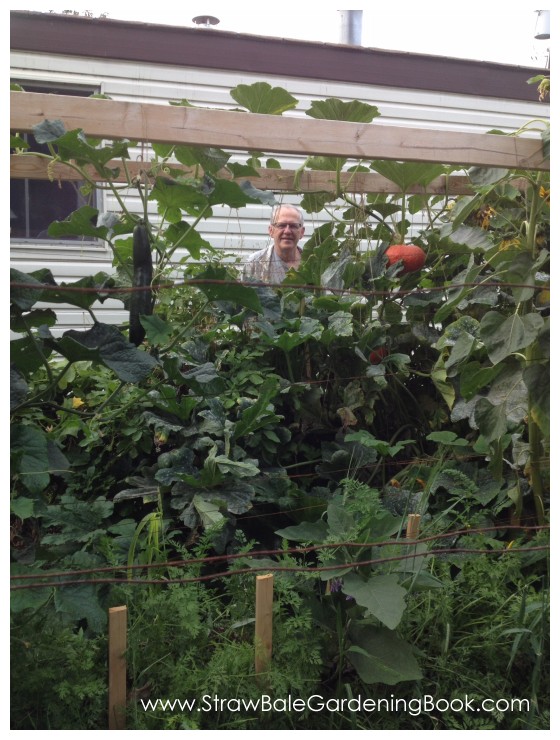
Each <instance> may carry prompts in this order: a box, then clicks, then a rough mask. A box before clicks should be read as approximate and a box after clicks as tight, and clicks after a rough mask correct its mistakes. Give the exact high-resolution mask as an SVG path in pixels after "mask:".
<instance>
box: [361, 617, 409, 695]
mask: <svg viewBox="0 0 560 740" xmlns="http://www.w3.org/2000/svg"><path fill="white" fill-rule="evenodd" d="M350 639H351V640H352V642H353V643H354V644H353V645H352V646H351V647H350V648H349V650H348V653H347V655H348V660H349V661H350V662H351V663H352V665H353V666H354V668H355V669H356V670H357V671H358V674H359V676H360V678H361V679H362V681H364V682H365V683H369V684H372V683H384V684H388V685H389V686H394V685H395V684H397V683H400V682H401V681H418V680H419V679H421V678H422V672H421V670H420V667H419V666H418V663H417V661H416V658H415V657H414V651H413V648H412V646H411V645H409V644H408V643H407V642H405V641H404V640H402V639H401V638H400V637H398V636H397V635H396V634H395V633H394V632H393V631H391V630H389V629H387V628H386V627H373V626H371V625H363V624H359V623H356V624H354V625H353V626H352V627H351V628H350Z"/></svg>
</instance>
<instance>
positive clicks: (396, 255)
mask: <svg viewBox="0 0 560 740" xmlns="http://www.w3.org/2000/svg"><path fill="white" fill-rule="evenodd" d="M385 256H386V257H387V260H388V264H389V265H394V264H395V262H398V261H399V260H402V263H403V267H402V270H401V272H402V273H406V272H415V271H416V270H419V269H420V268H421V267H424V265H425V263H426V253H425V252H424V250H423V249H422V247H419V246H418V245H416V244H392V245H391V246H390V247H389V248H388V249H387V251H386V252H385Z"/></svg>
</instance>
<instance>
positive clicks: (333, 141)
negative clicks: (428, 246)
mask: <svg viewBox="0 0 560 740" xmlns="http://www.w3.org/2000/svg"><path fill="white" fill-rule="evenodd" d="M10 95H11V103H10V104H11V109H10V128H11V130H12V131H17V132H21V133H23V132H28V131H31V130H32V128H33V126H35V125H37V124H39V123H41V122H42V121H44V120H45V119H51V120H52V119H60V120H62V122H63V123H64V125H65V127H66V129H68V130H72V129H81V130H83V131H84V132H85V134H86V135H89V136H95V137H99V138H106V139H124V138H126V139H130V140H132V141H144V142H161V143H167V144H187V145H194V146H212V147H222V148H224V149H233V150H243V151H263V152H267V153H271V154H274V153H284V154H300V155H302V154H320V155H325V156H336V157H350V158H353V159H368V160H369V159H390V160H405V161H416V162H436V163H440V162H441V163H443V164H458V165H465V166H473V165H476V166H481V167H504V168H506V169H524V170H547V169H549V168H550V163H549V161H548V160H547V159H545V157H544V155H543V147H542V142H541V140H540V138H523V137H512V136H499V135H495V134H472V133H465V132H457V131H433V130H429V129H419V128H409V127H404V126H403V127H401V126H386V125H383V124H379V123H377V122H376V121H374V122H373V123H347V122H345V121H326V120H314V119H309V118H300V117H295V116H285V117H282V116H270V115H262V114H256V113H238V112H235V111H226V110H217V109H213V110H207V109H203V108H187V107H184V106H173V105H170V106H163V105H157V104H153V103H132V102H122V101H114V100H102V99H98V98H81V97H80V98H77V97H72V96H69V95H49V94H45V93H24V92H11V93H10Z"/></svg>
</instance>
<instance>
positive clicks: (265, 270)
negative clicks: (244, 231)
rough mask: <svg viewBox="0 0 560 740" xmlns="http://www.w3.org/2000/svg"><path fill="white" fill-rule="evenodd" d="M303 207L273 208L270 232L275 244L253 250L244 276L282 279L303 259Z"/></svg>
mask: <svg viewBox="0 0 560 740" xmlns="http://www.w3.org/2000/svg"><path fill="white" fill-rule="evenodd" d="M304 231H305V226H304V225H303V211H302V210H301V209H300V208H298V207H297V206H290V205H280V206H275V207H274V208H273V210H272V215H271V218H270V224H269V227H268V233H269V234H270V236H271V237H272V244H270V245H269V246H268V247H265V249H261V250H259V251H258V252H255V253H254V254H252V255H251V256H250V257H249V258H248V259H247V262H246V263H245V265H244V267H243V273H242V278H243V280H254V281H256V282H262V283H281V282H282V281H283V280H284V278H285V277H286V273H287V272H288V270H289V269H290V268H292V267H293V268H295V269H297V268H298V266H299V263H300V261H301V248H300V247H298V242H299V240H300V239H301V237H302V236H303V233H304Z"/></svg>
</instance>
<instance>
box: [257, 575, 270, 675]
mask: <svg viewBox="0 0 560 740" xmlns="http://www.w3.org/2000/svg"><path fill="white" fill-rule="evenodd" d="M273 587H274V575H273V574H272V573H268V574H267V575H265V576H257V577H256V598H255V673H256V674H257V675H259V674H260V673H264V672H265V671H267V670H268V667H269V665H270V661H271V659H272V596H273Z"/></svg>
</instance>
